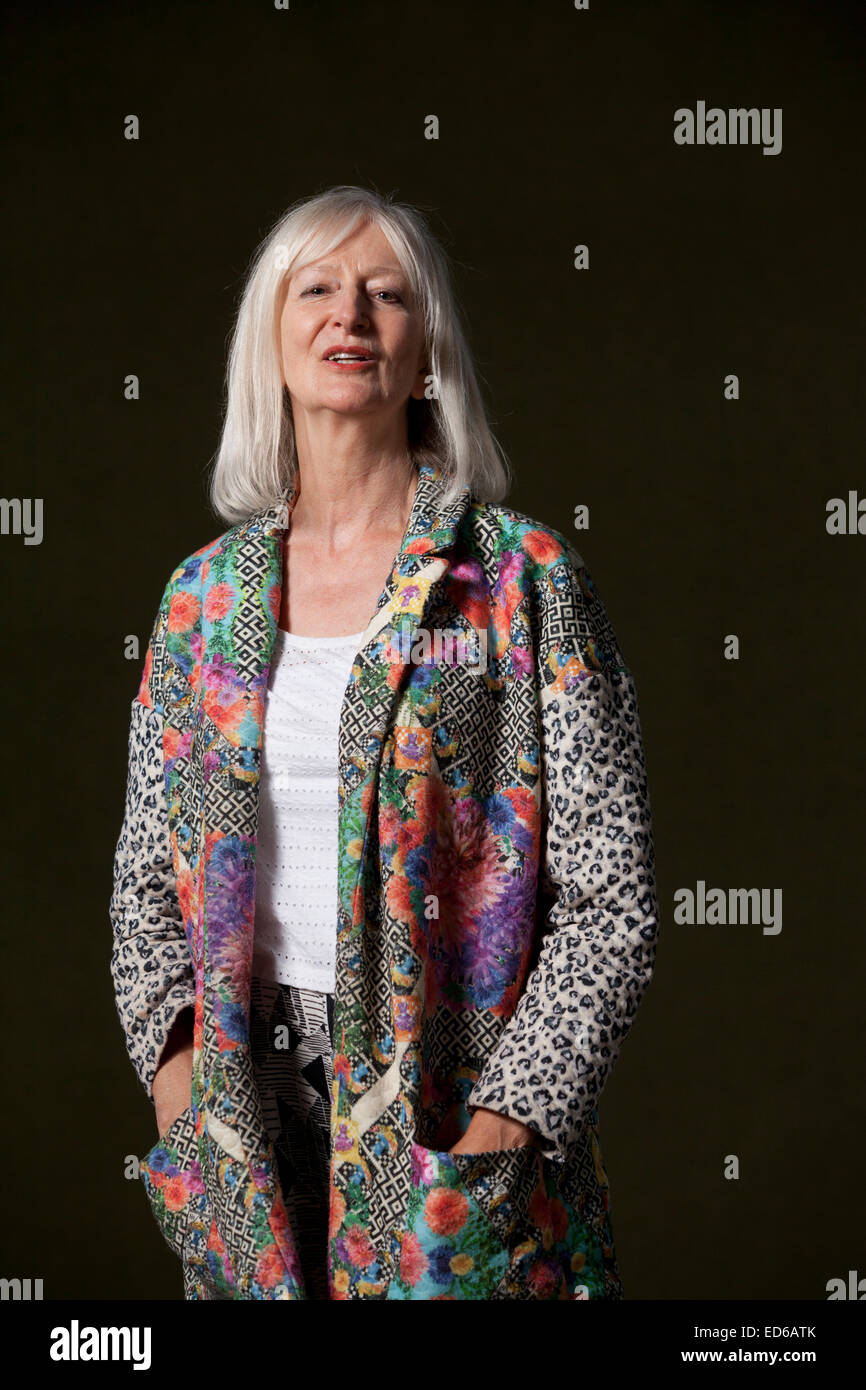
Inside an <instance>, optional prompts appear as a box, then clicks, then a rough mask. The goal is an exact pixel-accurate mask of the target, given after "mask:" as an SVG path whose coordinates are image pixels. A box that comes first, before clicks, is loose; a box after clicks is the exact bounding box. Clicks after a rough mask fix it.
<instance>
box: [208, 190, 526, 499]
mask: <svg viewBox="0 0 866 1390" xmlns="http://www.w3.org/2000/svg"><path fill="white" fill-rule="evenodd" d="M364 223H370V224H375V225H377V226H378V227H379V228H380V229H381V230H382V232H383V233H384V235H385V236H386V237H387V239H388V241H389V243H390V244H391V246H392V248H393V250H394V254H395V255H396V257H397V259H398V261H399V262H400V265H401V267H402V269H403V272H404V274H405V275H406V276H407V278H408V280H409V283H410V285H411V288H412V293H413V295H414V296H415V302H416V304H418V305H420V307H421V309H422V311H423V317H424V334H425V346H426V351H427V359H426V360H427V363H428V367H427V370H428V372H429V373H431V374H432V376H433V379H434V383H435V388H436V389H435V391H434V393H433V399H429V400H428V399H426V398H425V399H424V400H421V401H419V400H416V399H415V398H414V397H410V398H409V400H408V404H407V410H408V427H409V454H410V457H411V459H412V462H413V463H415V464H416V465H417V464H418V463H421V462H430V463H433V464H435V466H436V467H438V468H439V469H440V470H441V472H442V475H443V483H444V495H443V500H444V501H446V502H448V501H451V500H453V499H454V498H455V497H456V495H457V494H458V492H459V491H460V490H461V489H462V488H463V487H466V486H467V485H468V486H469V488H470V491H471V494H472V496H473V497H476V498H478V499H479V500H480V501H483V502H500V501H502V499H503V498H504V496H505V494H506V492H507V491H508V487H509V485H510V481H511V471H510V467H509V463H508V459H507V457H506V455H505V453H504V451H503V449H502V447H501V445H500V444H499V442H498V441H497V440H496V439H495V438H494V436H493V434H492V432H491V430H490V426H489V424H488V420H487V414H486V410H485V407H484V402H483V400H482V398H481V392H480V390H479V387H478V381H477V379H476V375H475V368H474V365H473V362H472V358H471V356H470V353H469V348H468V346H467V342H466V337H465V335H464V332H463V328H462V325H461V321H460V311H459V309H458V306H457V303H456V300H455V297H454V292H453V289H452V284H451V274H450V268H449V263H448V260H447V258H446V255H445V252H444V251H443V249H442V247H441V246H440V244H439V242H438V241H437V240H436V238H435V237H434V235H433V233H432V232H431V231H430V229H429V227H428V225H427V223H426V221H425V219H424V217H423V215H422V214H421V213H420V212H419V211H418V210H417V209H416V208H413V207H410V206H408V205H406V204H401V203H395V202H393V201H392V200H391V198H390V197H385V196H382V195H380V194H379V193H376V192H372V191H371V190H369V189H366V188H360V187H356V186H354V185H351V184H339V185H337V186H336V187H334V188H330V189H328V190H327V191H326V192H324V193H318V194H315V195H314V196H312V197H309V198H302V199H299V200H298V201H297V202H295V203H293V204H292V206H291V207H290V208H289V209H288V210H287V211H286V212H285V213H283V215H282V217H281V218H280V219H279V221H278V222H277V223H276V225H275V226H274V227H273V228H272V229H271V231H270V232H268V234H267V236H266V237H265V238H264V240H263V241H262V242H261V243H260V245H259V246H258V248H257V250H256V252H255V253H254V256H253V259H252V263H251V266H250V270H249V273H248V275H247V280H246V284H245V286H244V290H243V294H242V295H241V300H240V304H239V307H238V313H237V320H236V323H235V327H234V332H233V334H232V339H231V347H230V351H229V358H228V369H227V372H226V408H225V421H224V424H223V431H222V439H221V441H220V446H219V449H218V451H217V453H216V454H215V456H214V459H213V460H212V462H213V471H212V474H211V480H210V489H209V490H210V501H211V505H212V507H213V508H214V510H215V511H216V512H217V514H218V515H219V516H220V517H222V518H223V519H224V520H225V521H228V522H230V523H232V524H234V523H235V522H237V521H242V520H244V519H245V518H246V517H248V516H250V515H251V513H252V512H255V511H259V510H261V509H263V508H265V507H269V506H272V505H274V504H276V502H278V501H279V499H280V497H281V495H282V493H283V491H284V490H285V488H286V486H287V485H288V484H289V483H290V482H291V481H292V479H293V477H294V474H295V472H296V470H297V466H298V455H297V450H296V447H295V432H294V425H293V421H292V410H291V399H290V396H289V391H288V387H287V386H285V385H284V383H283V378H282V370H281V357H280V341H279V323H278V305H279V298H280V290H281V286H282V284H283V281H284V280H285V278H286V277H287V276H288V275H290V274H291V273H292V270H293V268H296V267H297V266H298V264H299V262H300V263H302V264H306V263H307V262H308V261H310V260H316V259H318V258H319V257H321V256H324V255H326V254H327V253H328V252H329V251H332V250H333V249H334V248H335V247H336V246H339V245H340V243H341V242H342V241H344V240H345V238H346V237H347V236H350V235H351V234H352V232H354V230H355V229H356V227H358V226H359V225H361V224H364ZM302 258H303V260H302Z"/></svg>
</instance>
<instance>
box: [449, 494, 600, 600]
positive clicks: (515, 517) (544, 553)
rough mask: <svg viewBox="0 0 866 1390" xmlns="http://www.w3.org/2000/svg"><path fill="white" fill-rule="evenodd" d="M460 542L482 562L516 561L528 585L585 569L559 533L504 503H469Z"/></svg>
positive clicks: (576, 554)
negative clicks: (559, 573) (555, 574)
mask: <svg viewBox="0 0 866 1390" xmlns="http://www.w3.org/2000/svg"><path fill="white" fill-rule="evenodd" d="M462 531H463V539H464V542H465V543H466V544H467V545H468V546H469V548H470V549H471V550H473V551H474V552H475V554H476V555H477V557H478V559H479V560H481V561H482V562H484V561H486V562H492V563H493V564H501V563H502V561H503V559H505V560H506V561H511V562H512V564H513V563H514V561H515V560H516V561H517V562H518V563H519V567H520V570H521V573H522V575H523V576H524V578H525V581H526V583H527V584H528V585H532V584H534V583H537V582H538V581H540V580H543V579H544V578H545V577H547V576H549V575H550V574H551V573H552V572H553V571H555V570H557V569H562V568H563V567H567V568H571V569H574V570H579V569H582V568H585V566H584V562H583V558H582V556H581V555H580V554H579V552H578V550H577V549H576V547H575V546H574V545H573V543H572V542H571V540H570V539H569V538H568V536H567V535H566V534H565V533H564V532H563V531H558V530H557V529H556V527H554V526H549V525H548V524H547V523H546V522H544V521H538V520H537V519H536V518H535V517H532V516H528V515H527V514H526V513H525V512H520V511H517V509H516V508H514V507H509V506H506V505H505V504H504V503H495V502H479V501H473V502H472V503H471V504H470V506H469V508H468V509H467V513H466V516H465V518H464V524H463V528H462Z"/></svg>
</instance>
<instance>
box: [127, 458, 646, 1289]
mask: <svg viewBox="0 0 866 1390" xmlns="http://www.w3.org/2000/svg"><path fill="white" fill-rule="evenodd" d="M442 494H443V479H442V475H441V474H440V472H439V471H438V470H437V469H436V468H435V467H431V466H429V465H422V466H421V467H420V469H419V472H418V487H417V491H416V495H415V499H414V503H413V506H412V511H411V515H410V518H409V521H408V525H407V528H406V532H405V535H404V538H403V542H402V545H401V547H400V551H399V553H398V555H397V557H396V560H395V563H394V566H393V571H392V573H391V576H390V578H389V580H388V582H387V585H386V587H385V589H384V590H383V592H382V595H381V597H380V599H379V603H378V607H377V609H376V611H375V613H374V614H373V616H372V618H371V620H370V623H369V625H368V627H367V629H366V631H365V632H364V635H363V638H362V640H361V644H360V648H359V651H358V653H357V656H356V658H355V662H354V665H353V668H352V672H351V675H350V677H349V680H348V683H347V686H346V691H345V695H344V697H343V705H342V712H341V722H340V731H339V890H338V901H337V902H335V904H334V930H335V932H336V936H337V966H336V991H335V997H334V1058H333V1089H332V1105H331V1141H332V1157H331V1170H330V1182H331V1187H330V1230H329V1245H328V1251H327V1259H328V1269H329V1285H330V1297H331V1298H333V1299H560V1298H564V1299H583V1298H589V1299H596V1298H606V1299H616V1298H621V1297H622V1296H623V1290H622V1286H621V1283H620V1278H619V1273H618V1269H617V1263H616V1258H615V1252H614V1244H613V1233H612V1225H611V1216H610V1210H609V1201H608V1182H607V1178H606V1176H605V1171H604V1167H603V1161H602V1155H601V1152H600V1148H599V1142H598V1112H597V1103H598V1099H599V1096H600V1094H601V1091H602V1087H603V1086H604V1083H605V1081H606V1079H607V1076H608V1074H609V1073H610V1070H611V1067H612V1066H613V1064H614V1062H615V1060H616V1058H617V1055H618V1053H619V1050H620V1048H621V1046H622V1043H623V1040H624V1038H625V1036H626V1034H627V1033H628V1031H629V1029H630V1027H631V1024H632V1022H633V1020H634V1017H635V1011H636V1009H637V1007H638V1005H639V1003H640V1001H641V998H642V996H643V994H644V991H645V990H646V987H647V984H648V982H649V980H650V977H651V973H652V969H653V964H654V956H655V947H656V936H657V930H658V905H657V897H656V886H655V878H654V855H653V843H652V829H651V815H650V800H649V794H648V789H647V780H646V767H645V760H644V752H643V746H642V735H641V727H640V719H639V713H638V703H637V696H636V691H635V685H634V680H633V678H632V675H631V674H630V672H629V670H628V668H627V666H626V664H625V661H624V658H623V655H622V652H621V651H620V649H619V646H618V645H617V641H616V638H615V635H614V632H613V630H612V628H611V624H610V622H609V620H608V616H607V613H606V610H605V608H604V606H603V603H602V600H601V598H600V597H599V594H598V592H597V590H596V588H595V585H594V583H593V580H592V577H591V575H590V572H589V570H588V569H587V567H586V566H585V565H584V564H583V562H582V560H581V558H580V556H579V555H578V554H577V552H576V551H575V550H574V549H573V547H572V546H571V544H570V542H569V540H568V539H567V538H566V537H565V536H564V535H563V534H562V533H560V532H558V531H555V530H552V529H551V528H549V527H546V526H544V525H541V524H539V523H538V522H536V521H533V520H532V519H531V518H529V517H527V516H524V515H522V514H521V513H519V512H516V511H514V510H511V509H510V508H508V507H507V506H496V505H491V504H487V503H482V502H479V501H478V500H476V499H474V498H473V497H472V496H471V495H470V493H469V491H468V490H464V491H463V492H462V493H461V495H460V496H459V497H458V499H457V500H456V501H454V502H451V503H450V504H447V505H446V504H444V502H443V500H442ZM295 497H296V493H295V492H294V490H293V489H292V488H287V489H286V491H285V493H284V494H283V497H282V499H281V500H280V502H279V503H278V504H276V505H275V506H273V507H271V508H268V509H265V510H262V511H260V512H257V513H256V514H254V515H252V516H250V517H249V518H247V519H246V520H245V521H243V522H241V523H239V524H237V525H234V526H232V527H231V528H230V529H229V530H227V531H226V532H225V533H224V534H222V535H221V536H219V537H218V538H217V539H216V540H214V541H212V542H211V543H210V544H209V545H206V546H204V547H203V548H202V549H200V550H197V551H196V552H195V553H194V554H192V555H190V556H189V558H188V559H186V560H184V561H183V562H182V563H181V564H180V565H178V567H177V568H176V569H175V571H174V572H173V574H172V575H171V577H170V578H169V581H168V584H167V585H166V588H165V592H164V594H163V597H162V601H161V603H160V606H159V612H158V614H157V616H156V620H155V623H154V626H153V631H152V635H151V638H150V642H149V645H148V649H147V654H146V658H145V662H144V669H143V673H142V676H141V683H140V688H139V689H138V692H137V694H136V697H135V699H134V700H133V702H132V710H131V724H130V731H129V772H128V780H127V799H126V808H125V813H124V818H123V825H122V829H121V832H120V836H119V839H118V842H117V849H116V855H115V861H114V885H113V891H112V896H111V906H110V915H111V921H112V926H113V952H112V958H111V971H112V976H113V981H114V987H115V994H116V1000H117V1007H118V1012H119V1015H120V1020H121V1023H122V1026H123V1029H124V1033H125V1038H126V1043H127V1047H128V1050H129V1054H130V1057H131V1060H132V1062H133V1065H134V1066H135V1068H136V1071H137V1073H138V1076H139V1078H140V1080H141V1082H142V1084H143V1086H144V1087H145V1089H146V1091H147V1093H148V1094H149V1095H152V1083H153V1078H154V1074H155V1072H156V1069H157V1066H158V1064H159V1060H160V1054H161V1052H162V1049H163V1047H164V1045H165V1041H166V1038H167V1035H168V1032H169V1029H170V1027H171V1025H172V1023H173V1022H174V1020H175V1018H176V1017H177V1016H178V1014H179V1013H180V1012H181V1010H183V1009H185V1008H192V1009H194V1018H195V1024H194V1061H193V1073H192V1097H191V1099H192V1104H191V1106H190V1108H189V1110H187V1111H185V1112H184V1113H183V1114H182V1115H180V1116H179V1117H178V1119H176V1120H175V1122H174V1123H173V1124H172V1125H171V1127H170V1128H169V1130H168V1132H167V1133H166V1134H165V1135H164V1136H163V1137H162V1138H161V1139H160V1140H159V1141H158V1142H157V1143H156V1144H154V1145H153V1147H152V1148H151V1149H150V1150H149V1152H148V1153H147V1154H146V1156H145V1157H144V1158H143V1159H142V1160H141V1170H142V1177H143V1181H144V1185H145V1189H146V1193H147V1197H148V1199H149V1202H150V1205H151V1207H152V1210H153V1212H154V1214H155V1216H156V1219H157V1222H158V1223H159V1226H160V1228H161V1230H162V1232H163V1234H164V1236H165V1238H166V1240H167V1242H168V1244H169V1246H170V1247H171V1248H172V1249H173V1250H174V1251H175V1252H176V1253H177V1255H178V1256H179V1257H180V1258H181V1261H182V1267H183V1276H184V1290H185V1296H186V1297H187V1298H189V1299H218V1298H228V1299H246V1298H253V1299H274V1298H282V1299H305V1298H307V1297H308V1294H307V1291H306V1289H305V1287H304V1281H303V1277H302V1273H301V1267H300V1264H299V1261H298V1257H297V1252H296V1249H295V1246H294V1242H293V1234H292V1230H291V1228H290V1225H289V1222H288V1219H287V1213H286V1205H285V1202H284V1199H283V1196H282V1194H281V1192H280V1186H279V1180H278V1175H277V1165H276V1160H275V1153H274V1150H273V1147H272V1145H271V1142H270V1140H269V1138H268V1135H267V1133H266V1129H265V1125H264V1122H263V1116H262V1111H261V1106H260V1102H259V1098H258V1096H257V1093H256V1086H255V1082H254V1077H253V1070H252V1065H251V1053H250V1027H249V1012H250V1010H249V1002H250V978H251V964H252V948H253V931H254V899H255V869H256V823H257V797H258V790H259V776H260V766H261V753H262V744H263V726H264V714H265V701H266V698H267V683H268V671H269V666H270V662H271V654H272V650H273V643H274V638H275V633H276V630H277V618H278V614H279V611H280V596H281V584H282V565H283V548H282V547H283V541H284V537H285V531H286V528H287V526H288V525H289V524H290V523H289V518H290V514H291V509H292V506H293V503H294V500H295ZM346 578H347V582H349V583H350V582H351V575H350V574H347V576H346ZM437 633H438V634H440V637H441V634H445V638H444V639H442V640H440V644H439V645H437V644H436V641H435V638H436V634H437ZM455 634H456V635H457V636H459V637H460V638H462V639H465V642H466V645H465V647H463V648H461V647H460V645H459V643H456V644H455V643H453V641H452V645H451V646H450V648H449V646H448V640H447V638H448V637H449V636H450V637H451V638H452V639H453V637H454V635H455ZM475 1106H484V1107H486V1108H488V1109H490V1110H494V1111H497V1112H498V1113H500V1114H502V1115H508V1116H512V1117H514V1118H515V1119H518V1120H520V1121H522V1122H523V1123H524V1124H526V1125H528V1126H529V1127H530V1128H531V1129H533V1130H534V1131H536V1135H537V1143H536V1144H530V1145H527V1146H524V1147H520V1148H514V1149H506V1150H492V1151H487V1152H481V1153H477V1154H476V1153H472V1154H470V1153H466V1154H451V1153H450V1151H449V1150H450V1144H451V1143H453V1142H454V1140H453V1137H452V1138H451V1140H450V1141H449V1143H448V1144H446V1145H443V1144H442V1143H441V1142H440V1139H439V1131H440V1127H442V1126H443V1124H448V1123H450V1124H452V1125H453V1124H454V1122H455V1120H456V1123H457V1129H458V1131H459V1132H460V1133H463V1132H465V1130H466V1128H467V1126H468V1123H469V1119H470V1115H471V1113H472V1110H473V1107H475Z"/></svg>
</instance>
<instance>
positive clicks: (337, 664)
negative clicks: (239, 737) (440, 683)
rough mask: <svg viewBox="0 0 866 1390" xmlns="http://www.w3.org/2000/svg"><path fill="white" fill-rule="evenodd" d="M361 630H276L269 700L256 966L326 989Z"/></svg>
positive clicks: (332, 972)
mask: <svg viewBox="0 0 866 1390" xmlns="http://www.w3.org/2000/svg"><path fill="white" fill-rule="evenodd" d="M363 635H364V634H363V632H357V633H355V634H353V635H352V636H349V637H296V636H295V635H294V634H293V633H288V632H284V631H283V629H282V628H278V629H277V635H276V640H275V644H274V650H273V656H272V659H271V667H270V671H269V673H268V694H267V699H266V700H265V724H264V732H263V737H262V759H261V770H260V783H259V812H258V830H257V837H256V902H255V936H254V945H253V974H254V975H258V976H260V977H262V978H264V979H268V980H278V981H279V982H280V983H281V984H286V985H295V986H297V987H299V988H303V989H316V990H321V991H322V992H323V993H327V994H332V993H333V992H334V988H335V983H336V951H337V807H338V802H337V786H338V739H339V730H340V710H341V706H342V703H343V695H344V693H345V690H346V685H347V682H348V680H349V675H350V673H351V670H352V662H353V660H354V658H355V656H356V655H357V653H358V648H359V645H360V642H361V638H362V637H363Z"/></svg>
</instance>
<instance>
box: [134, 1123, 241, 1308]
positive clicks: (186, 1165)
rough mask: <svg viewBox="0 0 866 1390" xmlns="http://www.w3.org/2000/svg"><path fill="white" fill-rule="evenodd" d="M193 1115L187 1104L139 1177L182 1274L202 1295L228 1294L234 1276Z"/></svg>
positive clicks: (145, 1160)
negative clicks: (213, 1206) (192, 1280)
mask: <svg viewBox="0 0 866 1390" xmlns="http://www.w3.org/2000/svg"><path fill="white" fill-rule="evenodd" d="M197 1119H198V1112H197V1110H196V1109H195V1107H194V1106H190V1107H189V1108H188V1109H187V1110H183V1111H182V1112H181V1114H180V1115H178V1117H177V1119H176V1120H173V1121H172V1122H171V1124H170V1125H169V1127H168V1129H167V1130H166V1132H165V1134H163V1135H162V1136H161V1138H159V1139H158V1140H157V1141H156V1143H155V1144H154V1146H153V1148H152V1149H150V1150H148V1152H147V1153H146V1154H145V1156H144V1158H142V1159H141V1162H140V1165H139V1166H140V1171H141V1177H142V1181H143V1182H144V1188H145V1192H146V1193H147V1199H148V1201H149V1203H150V1207H151V1210H152V1212H153V1214H154V1216H155V1218H156V1223H157V1225H158V1226H159V1229H160V1231H161V1232H162V1234H163V1237H164V1238H165V1241H166V1243H167V1245H168V1247H169V1249H170V1250H173V1251H174V1253H175V1255H177V1257H178V1259H180V1260H182V1261H183V1264H184V1269H185V1274H187V1272H188V1277H193V1276H194V1277H195V1279H196V1281H197V1282H198V1283H200V1284H201V1285H202V1292H203V1293H204V1294H205V1296H206V1297H208V1298H231V1297H232V1296H233V1288H234V1277H233V1274H232V1270H231V1266H230V1263H229V1261H228V1257H227V1254H226V1251H225V1246H224V1244H223V1242H222V1240H221V1238H220V1236H219V1232H218V1231H217V1228H216V1223H215V1221H214V1217H213V1212H212V1210H211V1205H210V1202H209V1200H208V1196H207V1192H206V1190H205V1184H204V1178H203V1175H202V1170H201V1162H200V1160H199V1150H198V1137H197V1131H196V1126H197ZM205 1291H206V1292H205ZM200 1296H201V1295H200Z"/></svg>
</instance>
